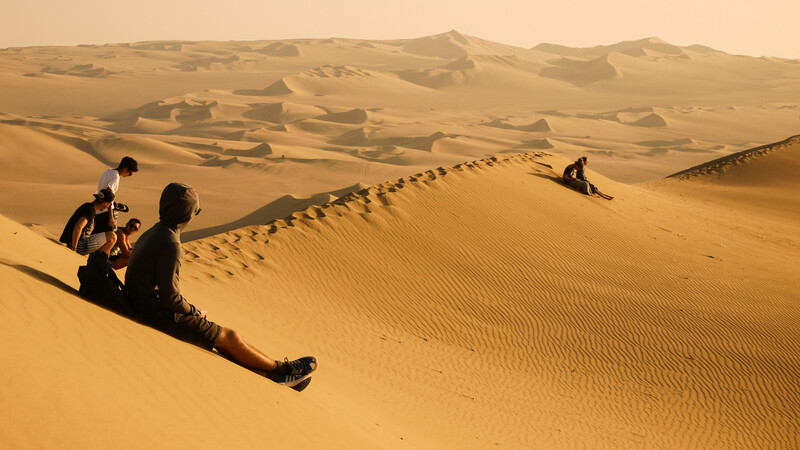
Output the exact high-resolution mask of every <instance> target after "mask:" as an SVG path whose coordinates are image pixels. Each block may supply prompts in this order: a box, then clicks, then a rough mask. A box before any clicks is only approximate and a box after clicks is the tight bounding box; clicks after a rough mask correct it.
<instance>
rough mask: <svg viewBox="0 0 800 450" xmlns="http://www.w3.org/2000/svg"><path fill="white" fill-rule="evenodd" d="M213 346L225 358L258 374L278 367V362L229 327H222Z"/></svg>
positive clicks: (263, 373)
mask: <svg viewBox="0 0 800 450" xmlns="http://www.w3.org/2000/svg"><path fill="white" fill-rule="evenodd" d="M214 348H215V349H217V351H218V352H220V354H222V355H223V356H225V357H226V358H228V359H230V360H231V361H233V362H235V363H236V364H239V365H240V366H242V367H244V368H246V369H249V370H252V371H253V372H255V373H257V374H259V375H265V374H266V373H268V372H272V371H274V370H275V369H277V368H278V363H277V362H275V360H274V359H272V358H270V357H268V356H266V355H264V354H263V353H261V352H260V351H258V349H256V348H255V347H251V346H250V345H248V344H247V343H246V342H245V341H244V340H243V339H242V338H241V336H239V333H237V332H236V331H235V330H232V329H230V328H223V329H222V332H221V333H220V334H219V337H218V338H217V341H216V342H215V343H214Z"/></svg>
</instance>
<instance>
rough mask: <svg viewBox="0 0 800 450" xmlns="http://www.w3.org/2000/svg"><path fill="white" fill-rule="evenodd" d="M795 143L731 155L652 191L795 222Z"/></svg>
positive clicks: (799, 204) (799, 212) (799, 214)
mask: <svg viewBox="0 0 800 450" xmlns="http://www.w3.org/2000/svg"><path fill="white" fill-rule="evenodd" d="M798 169H800V137H798V136H794V137H791V138H789V139H786V140H784V141H781V142H778V143H774V144H769V145H765V146H761V147H757V148H754V149H750V150H745V151H742V152H738V153H734V154H732V155H728V156H724V157H722V158H718V159H715V160H713V161H710V162H708V163H706V164H701V165H699V166H696V167H692V168H690V169H687V170H684V171H681V172H678V173H676V174H673V175H671V176H670V177H669V178H668V179H666V180H664V181H659V182H654V183H653V185H654V186H659V188H660V189H663V190H666V191H668V192H673V193H676V194H680V195H683V196H691V197H698V198H700V199H702V200H703V201H706V202H714V203H715V204H719V205H726V206H728V207H731V208H735V209H736V210H737V211H739V212H740V213H745V212H749V213H750V214H754V215H756V216H757V217H764V218H772V217H779V218H789V219H793V220H797V219H800V200H798V198H797V196H796V195H794V192H796V190H797V189H798V188H800V181H798V178H797V176H795V174H796V173H797V170H798Z"/></svg>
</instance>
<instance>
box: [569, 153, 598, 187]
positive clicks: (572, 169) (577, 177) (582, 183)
mask: <svg viewBox="0 0 800 450" xmlns="http://www.w3.org/2000/svg"><path fill="white" fill-rule="evenodd" d="M584 166H585V163H584V159H583V158H578V159H577V160H576V161H575V162H574V163H572V164H570V165H568V166H567V167H566V168H565V169H564V174H563V175H562V178H563V180H564V183H566V184H568V185H570V186H571V187H572V188H573V189H575V190H576V191H578V192H582V193H584V194H586V195H592V193H593V192H594V191H593V189H592V185H591V183H589V182H588V181H586V176H585V175H584V170H583V168H584Z"/></svg>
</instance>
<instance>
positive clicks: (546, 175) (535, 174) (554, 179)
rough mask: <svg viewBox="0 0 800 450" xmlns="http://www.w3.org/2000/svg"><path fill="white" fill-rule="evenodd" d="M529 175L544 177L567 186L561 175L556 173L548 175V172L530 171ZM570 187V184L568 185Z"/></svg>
mask: <svg viewBox="0 0 800 450" xmlns="http://www.w3.org/2000/svg"><path fill="white" fill-rule="evenodd" d="M528 175H532V176H534V177H539V178H544V179H545V180H550V181H552V182H554V183H557V184H558V185H560V186H566V185H565V184H564V182H563V181H562V179H561V177H559V176H555V175H548V174H546V173H539V172H529V173H528ZM567 187H568V186H567Z"/></svg>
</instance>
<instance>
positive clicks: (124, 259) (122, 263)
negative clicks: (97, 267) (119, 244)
mask: <svg viewBox="0 0 800 450" xmlns="http://www.w3.org/2000/svg"><path fill="white" fill-rule="evenodd" d="M130 259H131V258H130V257H128V256H120V257H119V258H117V259H115V260H114V262H112V263H111V268H112V269H114V270H119V269H122V268H123V267H126V266H127V265H128V261H130Z"/></svg>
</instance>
